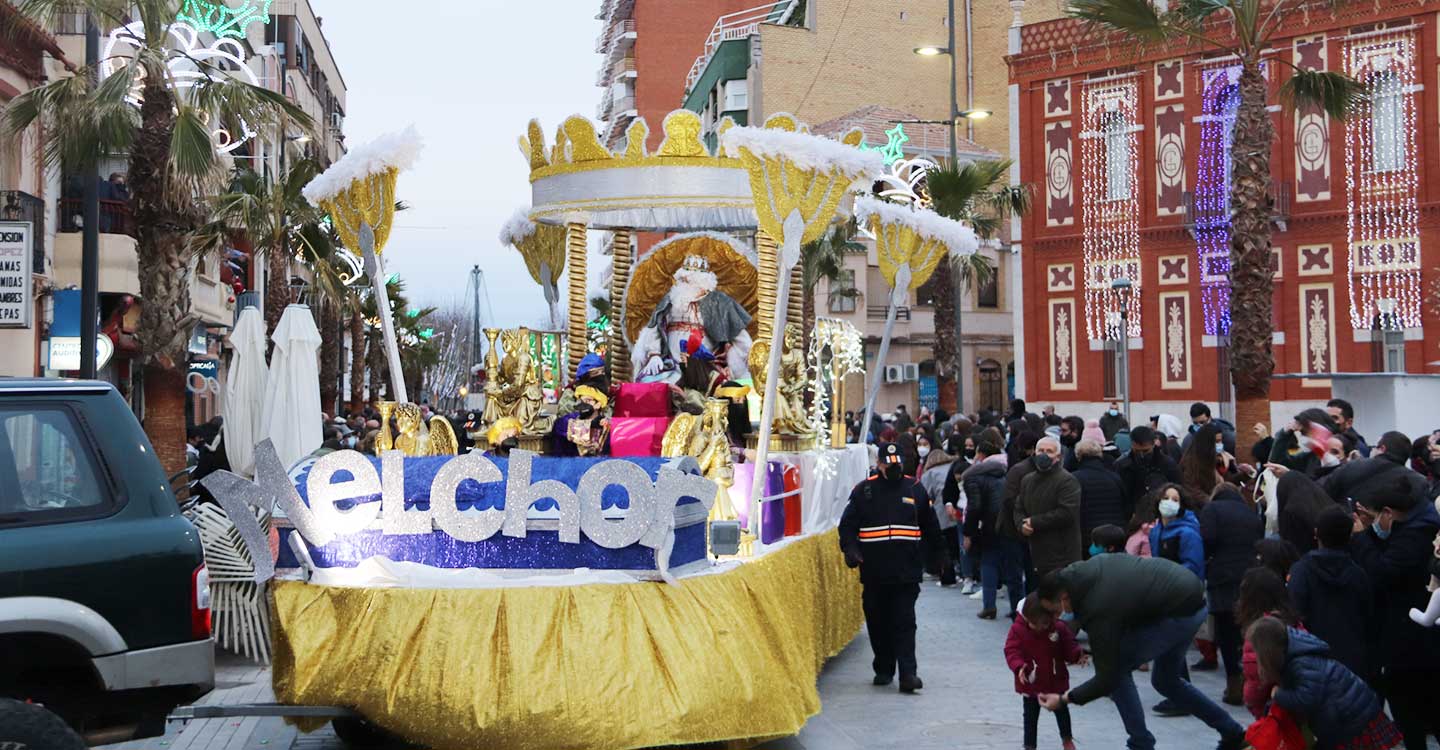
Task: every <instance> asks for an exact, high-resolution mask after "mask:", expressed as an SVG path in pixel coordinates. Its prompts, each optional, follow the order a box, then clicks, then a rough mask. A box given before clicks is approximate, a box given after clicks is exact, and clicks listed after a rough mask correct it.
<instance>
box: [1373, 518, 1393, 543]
mask: <svg viewBox="0 0 1440 750" xmlns="http://www.w3.org/2000/svg"><path fill="white" fill-rule="evenodd" d="M1370 530H1371V531H1374V532H1375V536H1378V537H1380V538H1381V539H1389V538H1390V531H1391V530H1390V529H1385V528H1381V527H1380V519H1378V518H1377V519H1375V521H1373V522H1372V523H1371V524H1370Z"/></svg>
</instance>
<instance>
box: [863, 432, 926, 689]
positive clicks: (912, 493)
mask: <svg viewBox="0 0 1440 750" xmlns="http://www.w3.org/2000/svg"><path fill="white" fill-rule="evenodd" d="M902 465H903V459H902V457H901V455H900V448H899V446H897V445H895V444H894V443H883V444H881V445H880V459H879V462H878V466H877V470H876V473H875V474H874V475H872V476H871V477H869V478H868V479H866V480H865V481H863V482H861V483H860V484H858V485H856V486H855V489H854V490H852V491H851V492H850V503H849V505H847V506H845V513H844V515H843V516H841V518H840V550H841V551H842V552H844V553H845V563H846V564H847V565H849V566H850V567H852V568H854V567H857V566H858V567H859V568H860V583H861V585H862V586H863V587H864V593H863V595H862V602H863V604H864V607H865V629H866V630H867V631H868V632H869V634H870V648H871V650H872V651H874V652H875V661H874V662H873V665H874V667H875V684H876V685H889V684H890V681H891V680H892V679H894V676H895V670H896V667H897V666H898V667H899V671H900V692H902V693H913V692H915V691H916V690H919V689H920V688H921V687H923V685H922V683H921V682H920V676H919V675H918V674H917V673H916V664H915V599H916V598H918V597H919V596H920V580H921V573H922V571H923V570H924V567H925V563H926V562H927V561H928V562H931V563H935V564H938V562H939V557H940V552H941V549H942V547H941V543H940V524H939V523H938V522H937V521H936V519H935V510H934V508H933V507H932V506H931V504H930V496H929V495H927V494H926V493H925V488H923V487H921V486H920V483H919V482H918V481H916V480H915V479H914V478H913V477H907V476H905V475H904V471H903V469H902Z"/></svg>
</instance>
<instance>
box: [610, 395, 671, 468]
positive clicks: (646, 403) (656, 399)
mask: <svg viewBox="0 0 1440 750" xmlns="http://www.w3.org/2000/svg"><path fill="white" fill-rule="evenodd" d="M615 416H617V417H649V418H657V419H668V418H669V417H670V386H669V385H666V384H665V383H621V384H620V395H619V396H617V397H616V398H615ZM655 455H657V456H658V455H659V452H658V451H657V452H656V453H655Z"/></svg>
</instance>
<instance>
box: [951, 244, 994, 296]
mask: <svg viewBox="0 0 1440 750" xmlns="http://www.w3.org/2000/svg"><path fill="white" fill-rule="evenodd" d="M950 275H951V278H953V279H955V283H957V284H959V285H960V288H961V289H975V288H977V287H982V286H985V285H986V284H989V283H990V280H991V279H993V278H995V266H993V265H991V263H990V259H989V258H986V257H985V256H983V255H981V254H980V253H971V254H970V255H956V256H951V258H950Z"/></svg>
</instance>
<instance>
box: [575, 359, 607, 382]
mask: <svg viewBox="0 0 1440 750" xmlns="http://www.w3.org/2000/svg"><path fill="white" fill-rule="evenodd" d="M604 368H605V358H604V357H601V356H600V355H599V354H596V353H594V352H591V353H589V354H586V355H585V357H584V358H582V359H581V360H580V365H579V366H578V367H576V368H575V379H576V380H579V379H581V378H583V377H585V375H586V374H588V373H589V372H590V371H591V370H603V369H604Z"/></svg>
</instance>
